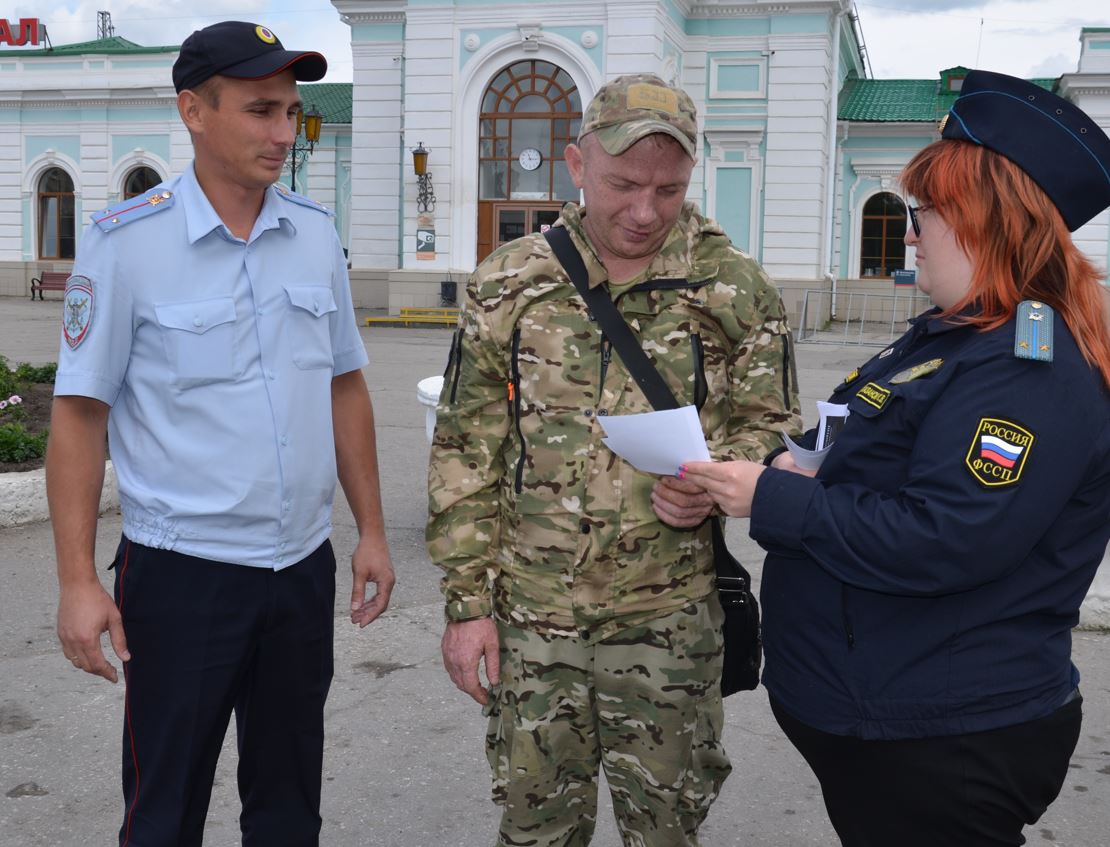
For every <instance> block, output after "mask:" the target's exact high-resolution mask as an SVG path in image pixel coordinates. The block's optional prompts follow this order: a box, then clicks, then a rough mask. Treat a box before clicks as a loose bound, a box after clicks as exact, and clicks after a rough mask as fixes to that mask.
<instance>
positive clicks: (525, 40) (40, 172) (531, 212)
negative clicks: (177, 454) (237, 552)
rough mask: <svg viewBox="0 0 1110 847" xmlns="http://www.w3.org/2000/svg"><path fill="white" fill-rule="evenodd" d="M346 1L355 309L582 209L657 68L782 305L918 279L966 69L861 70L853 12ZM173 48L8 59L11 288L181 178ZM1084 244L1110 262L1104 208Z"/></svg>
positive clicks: (327, 113) (1095, 64) (338, 95)
mask: <svg viewBox="0 0 1110 847" xmlns="http://www.w3.org/2000/svg"><path fill="white" fill-rule="evenodd" d="M332 5H333V6H334V7H335V9H336V13H337V14H338V15H339V16H340V18H341V19H342V21H343V22H344V23H346V24H347V25H348V26H349V27H350V31H351V55H352V59H353V68H354V71H353V82H352V83H321V84H315V85H309V84H306V85H302V86H301V91H302V97H303V99H304V101H305V103H306V105H308V106H315V107H316V108H317V109H318V110H319V111H320V112H321V113H322V114H323V116H324V123H323V132H322V134H321V138H320V140H319V142H318V143H317V144H316V145H315V147H314V149H313V150H312V152H311V153H310V154H306V155H304V156H303V157H298V162H297V169H296V175H295V179H296V188H297V190H299V191H302V192H304V193H306V194H308V195H309V196H311V197H312V198H313V199H315V200H317V201H319V202H321V203H324V204H326V205H328V206H330V207H332V208H333V209H335V211H336V218H335V222H336V227H337V229H338V231H339V234H340V238H341V240H342V242H343V244H344V246H345V247H346V248H347V250H348V259H349V263H350V268H351V278H352V290H353V293H354V297H355V300H356V305H358V306H360V307H369V308H382V309H388V310H390V311H391V312H396V311H398V310H399V308H401V307H402V306H423V305H438V304H439V303H440V299H441V296H442V295H443V293H444V292H445V288H444V286H442V285H441V283H443V282H445V281H446V282H451V281H454V282H461V281H462V279H464V278H465V275H466V274H467V273H469V271H470V270H472V269H473V267H474V265H475V264H476V262H478V261H480V260H481V259H482V258H483V257H484V256H486V255H488V254H489V253H490V252H491V251H492V250H493V249H495V248H496V247H497V246H498V245H500V244H503V243H505V242H506V241H509V240H511V239H513V238H515V237H517V236H520V235H523V234H525V233H528V232H532V231H535V230H537V229H538V228H539V227H541V226H543V225H544V224H547V223H550V222H552V221H554V220H555V218H556V217H557V216H558V211H559V208H560V206H561V204H562V203H564V202H566V201H567V200H576V199H578V192H577V190H576V189H575V188H574V186H573V184H572V183H571V181H570V178H569V176H568V175H567V173H566V170H565V167H564V165H563V150H564V148H565V146H566V145H567V144H568V143H570V142H572V141H573V140H574V139H575V137H576V136H577V133H578V127H579V123H580V120H581V114H582V109H583V106H584V104H585V103H587V102H588V101H589V99H590V98H591V97H592V96H593V94H594V92H596V91H597V89H598V88H599V87H600V86H601V85H602V84H603V83H604V82H605V81H606V80H608V79H611V78H613V77H615V76H618V75H620V74H622V73H631V72H643V71H651V72H654V73H657V74H659V75H660V76H662V77H663V78H665V79H667V80H669V81H672V82H676V83H678V84H680V85H681V86H682V87H683V88H685V89H686V91H687V92H689V94H690V95H691V97H692V98H693V99H694V101H695V103H696V104H697V106H698V112H699V129H700V134H699V141H698V163H697V166H696V168H695V171H694V179H693V183H692V184H691V187H690V192H689V196H690V198H691V199H693V200H695V201H697V202H698V204H699V205H700V206H701V207H702V209H703V210H704V211H705V212H706V213H707V214H708V215H710V216H711V217H714V218H716V219H717V220H718V221H719V222H720V223H721V224H722V226H723V227H724V228H725V230H726V231H727V232H728V233H729V235H730V236H731V238H732V240H733V242H734V243H735V244H736V245H737V246H739V247H740V248H741V249H743V250H745V251H747V252H748V253H750V254H752V255H753V256H755V257H756V258H757V259H759V260H760V261H761V262H762V263H763V265H764V267H765V268H766V269H767V271H768V272H769V273H770V274H771V276H772V277H773V278H774V279H775V280H776V282H777V283H778V284H779V286H780V287H781V288H782V289H783V291H784V294H785V296H786V298H787V300H788V302H789V303H790V304H791V308H792V309H795V310H797V309H798V308H799V307H800V304H801V302H802V292H803V291H805V290H813V291H825V292H830V293H834V294H835V293H837V292H839V293H841V294H851V293H853V292H862V293H867V292H873V293H883V292H891V291H895V290H897V286H895V282H894V277H895V271H900V270H903V269H912V268H913V255H912V250H910V251H908V254H907V250H906V248H905V247H904V246H903V243H902V237H903V235H904V233H905V228H906V211H905V199H904V198H903V197H902V196H901V194H900V192H899V188H898V185H897V176H898V173H899V172H900V170H901V169H902V167H903V166H904V165H905V163H906V162H907V161H908V160H909V158H910V157H911V156H912V155H913V154H914V153H915V152H916V151H918V150H919V149H921V148H922V147H923V146H924V145H926V144H928V143H930V142H931V141H933V140H935V139H937V138H938V137H939V133H938V130H937V127H938V122H939V120H940V118H941V117H942V116H943V115H944V114H945V113H946V112H947V110H948V107H949V105H950V104H951V102H952V100H953V99H954V98H955V97H956V95H957V94H958V92H959V88H960V85H961V83H962V80H963V78H964V76H965V75H966V73H967V69H966V68H948V69H938V71H937V74H936V76H935V77H934V78H931V79H919V80H878V79H872V78H870V75H869V73H868V65H867V61H866V45H865V43H864V40H863V37H862V35H861V32H860V28H859V26H858V23H857V22H858V18H857V16H856V12H855V9H854V7H853V4H852V3H851V2H850V0H792V2H790V3H788V4H783V3H777V2H776V3H772V2H767V0H754V2H748V3H737V4H729V3H725V2H720V0H640V1H639V2H627V1H626V0H610V2H606V3H587V2H557V0H547V1H546V2H532V0H526V2H518V3H514V4H512V5H506V4H494V3H488V2H485V0H332ZM1078 37H1079V39H1080V41H1081V55H1080V59H1079V63H1078V67H1077V69H1076V71H1075V72H1074V73H1068V74H1064V75H1063V76H1061V77H1059V78H1056V79H1043V80H1037V82H1038V83H1039V84H1040V85H1042V86H1043V87H1045V88H1047V89H1050V90H1053V91H1056V92H1058V93H1059V94H1061V95H1062V96H1064V97H1066V98H1068V99H1070V100H1072V101H1073V102H1075V103H1076V104H1077V105H1079V106H1080V107H1081V108H1082V109H1084V110H1085V111H1086V112H1088V114H1090V115H1091V116H1092V117H1093V118H1094V119H1095V120H1096V121H1097V122H1098V123H1099V124H1100V125H1101V126H1103V127H1104V128H1108V129H1110V28H1093V27H1092V28H1084V29H1082V30H1081V31H1080V32H1079V33H1078ZM286 39H287V41H288V42H289V43H290V44H291V45H294V46H301V45H299V44H298V43H297V42H296V39H295V38H294V37H291V36H286ZM177 49H178V48H177V47H176V46H161V47H145V46H140V45H137V44H134V43H133V42H130V41H128V40H127V39H125V38H121V37H111V38H106V39H99V40H97V41H91V42H87V43H83V44H72V45H63V46H57V47H53V48H49V49H47V48H38V49H12V50H3V51H0V294H15V295H20V294H26V293H28V292H29V290H30V288H29V282H30V279H31V278H32V277H33V276H36V275H38V273H39V272H40V271H43V270H66V269H67V268H68V266H69V263H70V261H71V259H72V256H73V251H74V249H75V244H76V240H77V239H78V238H79V237H80V232H81V230H82V229H83V226H84V223H85V222H86V221H87V219H88V216H89V214H91V213H92V212H95V211H98V210H100V209H102V208H104V207H105V206H107V205H110V204H112V203H114V202H116V201H118V200H121V199H125V198H127V197H130V196H134V195H136V194H139V193H142V192H143V191H144V190H145V189H146V188H148V187H151V186H153V185H154V184H157V183H158V182H160V181H161V180H163V179H165V178H167V177H168V176H170V175H171V174H173V173H176V172H178V171H180V170H181V169H182V168H184V167H185V166H187V164H188V163H189V161H190V160H191V157H192V153H191V147H190V143H189V138H188V135H187V133H186V132H185V130H184V128H183V127H182V126H181V124H180V121H179V120H178V118H177V113H176V106H175V95H174V91H173V87H172V84H171V82H170V68H171V66H172V64H173V61H174V59H175V58H176V55H177ZM414 149H415V150H420V151H426V152H427V159H426V170H425V173H424V174H423V175H418V174H417V173H416V172H415V170H416V169H415V167H414V158H413V156H412V151H413V150H414ZM292 178H293V174H289V175H288V176H287V177H286V179H285V181H286V182H287V183H289V182H291V181H292ZM1075 239H1076V241H1077V243H1078V244H1079V246H1080V247H1081V248H1082V249H1083V250H1084V251H1085V252H1086V253H1087V254H1088V255H1090V256H1091V258H1092V259H1093V260H1094V261H1095V262H1096V263H1098V264H1099V266H1100V267H1103V268H1105V267H1106V266H1107V263H1108V259H1110V215H1108V213H1106V212H1103V213H1102V214H1101V215H1100V216H1099V217H1098V218H1096V219H1095V220H1094V221H1092V222H1091V223H1089V224H1087V225H1086V226H1084V227H1083V228H1082V229H1081V230H1079V231H1078V232H1077V233H1075ZM152 267H156V257H152ZM899 276H902V275H899ZM903 281H904V279H903ZM830 302H832V301H830ZM919 305H920V304H919Z"/></svg>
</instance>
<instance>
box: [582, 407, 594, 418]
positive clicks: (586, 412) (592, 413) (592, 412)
mask: <svg viewBox="0 0 1110 847" xmlns="http://www.w3.org/2000/svg"><path fill="white" fill-rule="evenodd" d="M582 414H584V415H585V416H586V417H587V418H592V417H593V416H594V410H593V409H587V410H586V411H585V412H583V413H582Z"/></svg>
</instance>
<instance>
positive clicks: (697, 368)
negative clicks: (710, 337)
mask: <svg viewBox="0 0 1110 847" xmlns="http://www.w3.org/2000/svg"><path fill="white" fill-rule="evenodd" d="M690 345H691V347H692V348H693V354H694V408H696V409H697V410H698V411H699V412H700V411H701V407H702V406H704V405H705V400H706V397H707V396H708V394H709V385H708V384H707V383H706V381H705V350H704V348H703V347H702V341H701V336H700V335H691V336H690Z"/></svg>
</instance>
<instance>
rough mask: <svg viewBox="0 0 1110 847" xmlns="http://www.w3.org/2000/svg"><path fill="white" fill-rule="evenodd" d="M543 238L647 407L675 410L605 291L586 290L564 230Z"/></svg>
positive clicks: (587, 285) (574, 250) (599, 288)
mask: <svg viewBox="0 0 1110 847" xmlns="http://www.w3.org/2000/svg"><path fill="white" fill-rule="evenodd" d="M543 237H544V238H546V239H547V243H548V244H550V245H551V249H552V250H553V251H554V253H555V258H556V259H558V260H559V263H560V264H561V265H562V266H563V270H565V271H566V272H567V276H569V277H570V281H571V282H573V283H574V287H575V288H577V289H578V293H579V294H580V295H581V296H582V299H583V300H585V301H586V307H587V308H588V309H589V310H590V312H591V313H592V314H593V316H594V317H595V318H596V319H597V322H598V324H599V325H600V326H601V331H602V332H603V333H604V334H605V337H606V338H608V339H609V341H611V342H612V344H613V347H614V348H615V349H616V351H617V354H618V355H619V356H620V357H621V361H623V362H624V365H625V367H626V368H628V372H629V373H630V374H631V375H632V378H633V379H634V380H636V384H637V385H638V386H640V390H641V391H643V392H644V396H645V397H647V399H648V402H649V403H651V407H652V408H653V409H655V410H656V411H662V410H664V409H677V408H678V401H676V400H675V397H674V394H672V393H671V389H670V388H668V387H667V383H666V382H664V381H663V377H661V376H660V375H659V371H657V370H656V369H655V366H654V365H652V363H651V360H650V359H648V357H647V354H646V353H645V352H644V350H643V348H642V347H641V346H640V342H639V339H637V338H636V336H635V335H634V334H633V333H632V329H631V328H630V327H629V326H628V324H627V323H626V322H625V320H624V318H623V317H621V313H620V312H618V311H617V307H616V306H615V305H613V300H612V298H610V297H609V291H608V290H607V289H606V288H605V287H604V286H601V285H598V286H596V287H594V288H592V289H591V288H590V283H589V274H588V273H587V272H586V265H585V263H584V262H583V261H582V256H581V255H579V253H578V248H577V247H575V246H574V242H573V241H571V238H570V233H569V232H567V230H566V227H561V226H553V227H551V229H549V230H547V232H545V233H544V234H543Z"/></svg>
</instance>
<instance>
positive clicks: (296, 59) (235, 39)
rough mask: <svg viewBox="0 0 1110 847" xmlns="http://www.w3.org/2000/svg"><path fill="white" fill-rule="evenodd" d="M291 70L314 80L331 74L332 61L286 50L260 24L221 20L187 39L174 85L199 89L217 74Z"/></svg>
mask: <svg viewBox="0 0 1110 847" xmlns="http://www.w3.org/2000/svg"><path fill="white" fill-rule="evenodd" d="M287 69H288V70H292V71H293V75H294V76H295V77H296V78H297V79H298V80H300V81H301V82H312V81H314V80H317V79H320V77H322V76H323V75H324V74H325V73H327V71H328V62H327V60H326V59H325V58H324V57H323V55H322V54H320V53H316V52H314V51H311V50H307V51H305V50H286V49H285V48H284V47H282V46H281V42H280V41H278V37H277V36H276V35H274V34H273V33H272V32H271V31H270V30H268V29H267V28H266V27H264V26H260V25H259V24H251V23H247V22H245V21H221V22H220V23H218V24H212V25H211V26H206V27H205V28H204V29H198V30H197V31H196V32H194V33H193V34H192V35H190V36H189V37H188V38H186V39H185V42H184V43H183V44H182V45H181V52H180V53H179V54H178V57H177V61H176V62H174V63H173V87H174V88H175V89H176V90H177V91H178V92H181V91H184V90H185V89H186V88H196V87H197V86H198V85H200V84H201V83H202V82H204V81H205V80H207V79H209V78H211V77H214V76H216V75H217V74H220V75H221V76H230V77H234V78H235V79H266V78H267V77H271V76H274V75H276V74H279V73H281V72H282V71H284V70H287Z"/></svg>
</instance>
